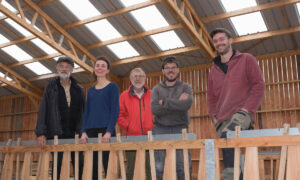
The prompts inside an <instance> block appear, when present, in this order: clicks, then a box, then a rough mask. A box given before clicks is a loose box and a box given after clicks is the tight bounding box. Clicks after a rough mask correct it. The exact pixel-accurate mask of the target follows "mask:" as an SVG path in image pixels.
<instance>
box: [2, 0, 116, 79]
mask: <svg viewBox="0 0 300 180" xmlns="http://www.w3.org/2000/svg"><path fill="white" fill-rule="evenodd" d="M23 1H24V2H25V3H26V4H27V5H28V6H29V8H31V9H32V10H33V11H34V12H35V13H37V14H38V15H39V16H40V17H41V18H42V19H43V22H44V23H43V24H44V25H45V26H48V27H47V28H46V29H48V36H46V35H45V34H44V33H41V32H39V31H38V30H37V29H35V28H34V26H33V25H31V24H28V23H27V22H26V21H25V20H24V19H22V18H20V17H19V16H17V15H15V14H14V13H13V12H11V11H10V10H9V9H7V8H6V7H4V6H3V5H0V10H1V12H3V14H5V15H6V16H7V17H9V18H11V19H12V20H14V21H15V22H16V23H18V24H20V25H21V26H23V27H24V28H25V29H27V30H28V31H30V32H31V33H32V34H34V35H35V36H37V37H38V38H40V39H41V40H43V41H44V42H45V43H47V44H48V45H50V46H51V47H53V48H54V49H56V50H57V51H58V52H60V53H61V54H65V55H67V56H69V57H71V58H72V59H74V61H75V62H76V63H77V64H78V65H79V66H81V67H82V68H84V69H85V70H86V71H87V72H90V73H92V72H93V68H92V67H91V66H90V65H88V64H87V63H86V61H82V60H81V59H79V58H78V57H77V54H78V53H81V54H83V57H88V58H89V59H90V60H91V61H92V62H94V61H95V57H94V56H93V55H92V54H91V53H90V52H88V50H87V49H86V48H85V47H83V46H82V45H81V44H80V43H78V42H77V41H76V40H75V39H74V38H73V37H72V36H71V35H69V34H68V33H67V32H66V31H65V30H64V29H63V28H62V27H60V26H59V25H58V24H57V23H56V22H55V21H54V20H52V19H51V18H50V17H49V16H48V15H47V14H46V13H44V12H43V11H42V10H41V9H40V8H39V7H38V6H37V5H36V4H34V3H33V2H32V1H30V0H23ZM50 26H51V28H53V29H55V31H56V32H58V33H60V34H61V35H62V36H64V38H65V39H66V41H67V42H68V44H69V46H70V49H71V51H70V50H67V49H66V48H64V47H62V46H60V45H59V44H58V43H57V42H55V40H54V39H53V37H52V36H51V35H49V34H51V31H50ZM77 51H78V52H77ZM111 75H112V78H113V80H114V81H116V82H118V81H119V78H118V77H117V76H115V75H113V74H111Z"/></svg>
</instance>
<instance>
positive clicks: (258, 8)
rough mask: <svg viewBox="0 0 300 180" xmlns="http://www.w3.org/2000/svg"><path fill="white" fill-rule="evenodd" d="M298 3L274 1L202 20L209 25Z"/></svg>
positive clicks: (282, 0) (299, 0)
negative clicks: (213, 22)
mask: <svg viewBox="0 0 300 180" xmlns="http://www.w3.org/2000/svg"><path fill="white" fill-rule="evenodd" d="M298 2H300V0H280V1H273V2H270V3H265V4H259V5H257V6H253V7H249V8H243V9H239V10H236V11H230V12H226V13H221V14H217V15H213V16H208V17H204V18H201V20H202V22H203V23H209V22H212V21H219V20H222V19H227V18H230V17H234V16H239V15H243V14H248V13H252V12H257V11H263V10H267V9H273V8H279V7H282V6H287V5H290V4H295V3H298Z"/></svg>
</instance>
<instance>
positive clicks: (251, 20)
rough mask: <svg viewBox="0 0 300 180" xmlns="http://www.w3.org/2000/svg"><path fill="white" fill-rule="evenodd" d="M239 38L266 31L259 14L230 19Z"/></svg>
mask: <svg viewBox="0 0 300 180" xmlns="http://www.w3.org/2000/svg"><path fill="white" fill-rule="evenodd" d="M230 19H231V22H232V24H233V25H234V27H235V29H236V31H237V33H238V34H239V36H243V35H247V34H253V33H258V32H264V31H267V27H266V24H265V22H264V20H263V18H262V16H261V13H260V12H255V13H251V14H245V15H241V16H236V17H232V18H230Z"/></svg>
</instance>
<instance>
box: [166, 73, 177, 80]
mask: <svg viewBox="0 0 300 180" xmlns="http://www.w3.org/2000/svg"><path fill="white" fill-rule="evenodd" d="M169 74H171V73H169ZM164 76H165V79H166V80H167V81H169V82H174V81H176V79H177V77H178V74H177V76H175V77H174V78H172V79H171V78H168V77H167V76H166V75H164Z"/></svg>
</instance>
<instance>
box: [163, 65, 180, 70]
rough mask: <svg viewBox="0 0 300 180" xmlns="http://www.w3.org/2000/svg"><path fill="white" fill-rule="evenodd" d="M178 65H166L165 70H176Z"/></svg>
mask: <svg viewBox="0 0 300 180" xmlns="http://www.w3.org/2000/svg"><path fill="white" fill-rule="evenodd" d="M177 68H178V67H177V66H173V67H164V69H165V70H174V69H177Z"/></svg>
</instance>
